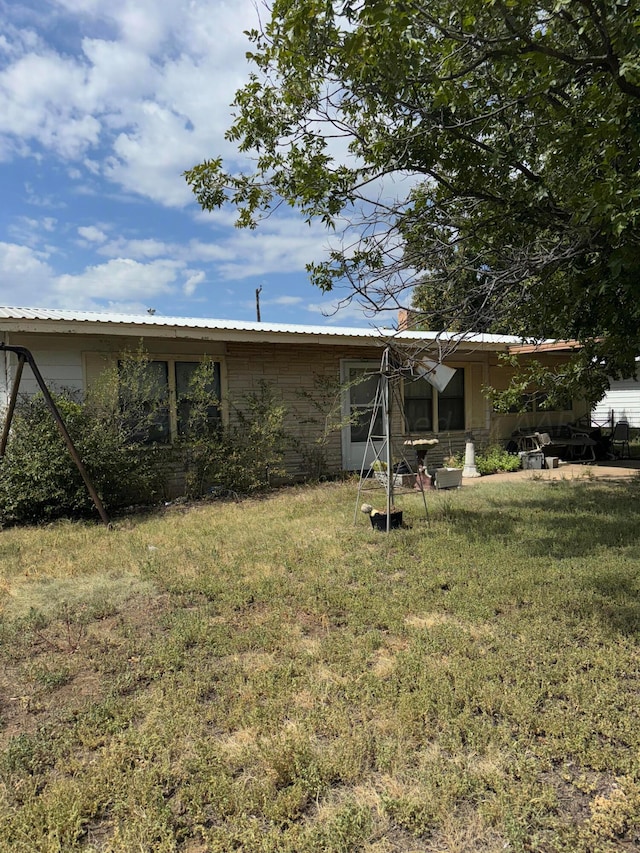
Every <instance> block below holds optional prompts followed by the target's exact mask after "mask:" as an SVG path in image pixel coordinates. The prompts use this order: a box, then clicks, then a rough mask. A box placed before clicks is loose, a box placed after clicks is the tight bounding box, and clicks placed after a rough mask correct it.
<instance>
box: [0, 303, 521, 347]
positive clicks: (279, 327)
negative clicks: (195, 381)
mask: <svg viewBox="0 0 640 853" xmlns="http://www.w3.org/2000/svg"><path fill="white" fill-rule="evenodd" d="M3 331H6V332H9V333H11V332H19V333H23V334H56V335H91V336H118V337H128V338H132V337H133V338H150V337H153V338H159V339H162V338H164V339H182V340H200V341H223V342H247V343H249V342H250V343H254V344H255V343H269V344H278V343H280V344H283V343H305V344H315V345H321V346H350V347H354V346H355V347H359V346H360V347H371V346H386V345H388V344H392V345H396V346H398V345H399V346H408V347H411V348H413V349H421V350H424V349H428V350H430V351H432V352H434V351H435V352H437V351H438V349H441V350H442V351H451V350H452V349H458V350H462V351H467V352H468V351H478V350H484V351H499V352H504V351H508V349H509V347H511V346H513V345H514V344H516V343H517V342H518V341H519V340H520V339H519V338H516V337H513V336H505V335H486V334H476V333H464V334H453V333H443V332H415V331H404V330H402V331H400V330H396V329H384V328H375V327H373V326H371V327H369V328H348V327H342V326H329V325H327V326H307V325H293V324H285V323H268V322H263V323H252V322H245V321H237V320H218V319H208V318H199V317H197V318H188V317H164V316H162V315H156V314H140V315H137V314H131V315H130V314H117V313H107V312H104V313H102V312H91V311H72V310H58V309H40V308H3V307H0V336H1V333H2V332H3Z"/></svg>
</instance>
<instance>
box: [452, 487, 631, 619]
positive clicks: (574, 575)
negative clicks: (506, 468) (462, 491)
mask: <svg viewBox="0 0 640 853" xmlns="http://www.w3.org/2000/svg"><path fill="white" fill-rule="evenodd" d="M453 516H454V517H453V518H452V519H451V520H452V521H453V523H454V524H456V526H457V527H458V530H459V532H460V533H461V534H462V535H464V536H466V537H468V538H469V539H472V540H473V541H476V542H490V541H491V542H494V543H495V542H502V543H505V545H506V546H507V547H508V548H509V549H511V548H512V546H513V544H514V543H515V544H516V545H517V550H518V553H519V554H521V555H522V556H523V558H525V559H529V560H530V559H532V558H533V559H534V560H540V561H541V564H542V565H544V564H545V563H554V564H558V565H562V564H563V563H564V564H566V566H567V582H568V583H570V584H571V585H572V587H573V592H575V593H580V592H582V593H584V594H585V595H586V597H583V595H581V594H579V595H577V596H576V597H575V600H574V605H575V607H576V608H577V610H578V611H580V612H584V608H585V607H588V608H589V609H590V610H591V611H592V612H594V611H597V612H599V614H600V615H601V617H602V618H603V619H604V620H605V621H606V622H607V623H608V624H609V625H611V626H612V627H613V628H615V629H617V630H619V631H620V632H622V633H624V634H635V633H638V632H639V631H640V480H624V481H622V480H620V481H606V482H605V481H601V482H597V483H594V482H590V481H586V482H584V483H582V482H575V481H570V482H563V481H546V482H544V483H539V484H537V488H535V489H526V490H525V489H523V490H516V489H510V490H508V491H507V490H505V492H504V496H501V495H500V494H499V493H496V492H493V493H492V494H491V495H487V496H486V503H485V507H484V509H482V510H480V511H477V510H467V509H466V508H463V507H460V508H456V510H455V511H454V513H453ZM577 561H585V562H584V564H583V565H581V564H580V563H577ZM585 569H586V571H585ZM570 598H573V596H568V599H567V604H568V606H571V605H569V599H570ZM579 600H580V601H581V602H582V603H580V604H579V603H578V602H579ZM587 602H588V603H587Z"/></svg>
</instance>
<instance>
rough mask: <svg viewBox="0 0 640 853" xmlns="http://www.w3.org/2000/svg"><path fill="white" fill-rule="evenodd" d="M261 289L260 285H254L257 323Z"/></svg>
mask: <svg viewBox="0 0 640 853" xmlns="http://www.w3.org/2000/svg"><path fill="white" fill-rule="evenodd" d="M261 290H262V285H260V287H256V319H257V321H258V323H259V322H260V291H261Z"/></svg>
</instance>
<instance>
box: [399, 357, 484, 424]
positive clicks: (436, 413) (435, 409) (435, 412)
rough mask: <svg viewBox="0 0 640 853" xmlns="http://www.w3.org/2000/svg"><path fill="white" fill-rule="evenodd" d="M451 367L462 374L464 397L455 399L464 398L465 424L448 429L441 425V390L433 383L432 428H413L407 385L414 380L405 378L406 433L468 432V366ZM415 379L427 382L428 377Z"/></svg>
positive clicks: (403, 401) (403, 398)
mask: <svg viewBox="0 0 640 853" xmlns="http://www.w3.org/2000/svg"><path fill="white" fill-rule="evenodd" d="M451 367H454V368H455V370H456V371H458V372H460V373H461V374H462V397H461V398H460V397H459V396H457V397H456V398H455V399H462V405H463V409H464V424H463V426H461V427H456V428H455V429H446V428H441V427H440V392H439V391H438V389H437V388H435V387H433V386H432V385H431V386H430V387H431V389H432V393H431V429H430V430H421V429H414V428H412V427H411V425H410V424H409V423H408V421H407V417H406V395H405V389H406V387H407V384H408V382H410V381H412V380H407V379H403V382H402V404H403V408H405V412H404V418H403V420H404V424H403V426H404V434H405V435H423V434H426V435H440V434H444V433H449V432H466V430H467V429H468V426H467V425H468V422H469V393H470V392H469V389H468V382H467V370H466V367H465V366H463V365H455V364H452V365H451ZM415 381H423V382H426V379H422V380H415ZM445 396H446V395H445ZM423 399H425V400H426V399H428V398H426V397H425V398H423Z"/></svg>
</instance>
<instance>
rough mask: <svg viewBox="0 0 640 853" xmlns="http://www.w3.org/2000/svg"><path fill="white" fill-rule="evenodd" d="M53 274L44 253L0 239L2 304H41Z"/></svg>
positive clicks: (0, 294)
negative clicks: (0, 240)
mask: <svg viewBox="0 0 640 853" xmlns="http://www.w3.org/2000/svg"><path fill="white" fill-rule="evenodd" d="M52 276H53V270H52V268H51V266H50V265H49V263H48V260H47V256H46V255H44V254H41V253H39V252H36V251H35V250H34V249H31V248H30V247H28V246H21V245H18V244H16V243H0V301H1V302H2V304H3V305H38V304H40V303H41V296H42V294H43V293H46V292H47V291H48V289H49V286H50V283H51V279H52Z"/></svg>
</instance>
